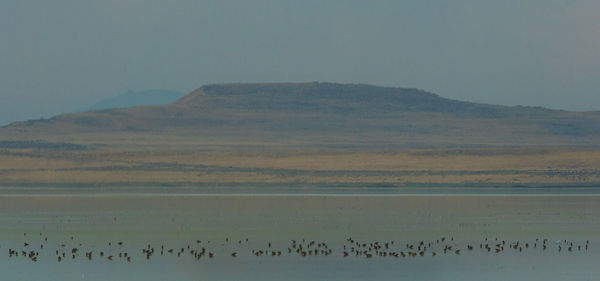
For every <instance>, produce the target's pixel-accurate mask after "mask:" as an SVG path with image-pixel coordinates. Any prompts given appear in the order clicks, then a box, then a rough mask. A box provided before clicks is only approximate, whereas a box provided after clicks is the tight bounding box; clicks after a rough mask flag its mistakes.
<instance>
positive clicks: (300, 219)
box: [0, 188, 600, 280]
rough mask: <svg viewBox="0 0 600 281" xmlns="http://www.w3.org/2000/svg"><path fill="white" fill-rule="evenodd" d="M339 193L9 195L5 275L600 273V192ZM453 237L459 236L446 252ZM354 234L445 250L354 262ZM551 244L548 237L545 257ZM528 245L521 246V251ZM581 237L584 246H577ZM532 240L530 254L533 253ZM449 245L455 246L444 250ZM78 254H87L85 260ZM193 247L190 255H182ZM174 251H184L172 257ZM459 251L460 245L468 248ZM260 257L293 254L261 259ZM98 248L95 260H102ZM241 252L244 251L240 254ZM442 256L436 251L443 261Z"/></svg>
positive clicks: (1, 211)
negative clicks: (318, 248)
mask: <svg viewBox="0 0 600 281" xmlns="http://www.w3.org/2000/svg"><path fill="white" fill-rule="evenodd" d="M338 190H342V191H341V192H337V191H336V192H328V193H329V194H323V193H325V192H321V191H320V190H312V192H310V193H312V194H311V195H306V193H307V192H306V190H302V192H287V194H278V195H272V194H261V195H239V194H237V193H243V192H239V190H230V191H231V192H224V193H228V194H215V193H216V192H214V190H205V191H203V192H198V190H193V192H192V191H190V190H188V189H178V190H174V189H173V190H170V192H169V191H165V190H164V189H162V190H161V189H154V190H152V189H150V190H149V191H148V189H146V191H145V192H138V190H133V191H132V190H129V192H122V191H121V190H118V189H114V190H106V189H103V190H101V191H99V190H92V189H88V190H84V191H81V190H78V191H76V190H74V189H57V190H47V189H21V190H18V189H10V188H5V189H3V190H2V192H1V193H0V270H1V272H2V276H3V278H2V279H6V280H401V279H405V280H598V279H599V278H600V267H598V266H597V261H598V260H600V251H599V250H598V248H597V247H598V245H600V219H599V217H600V195H597V194H598V192H597V190H596V189H581V190H572V189H569V190H566V189H562V190H561V189H551V190H550V191H549V192H543V190H537V189H528V190H527V191H523V190H520V191H518V192H515V191H514V190H509V191H506V190H500V189H494V190H485V191H484V192H481V193H476V192H474V191H473V190H472V189H463V190H461V191H459V192H457V189H449V190H444V189H425V191H426V192H425V193H427V194H418V193H417V192H415V190H414V189H406V190H405V192H399V191H398V190H394V192H386V190H385V189H383V190H378V189H376V190H375V191H376V192H374V193H369V192H367V191H365V190H364V189H363V190H360V192H357V193H361V194H360V195H357V194H353V192H352V191H350V190H354V191H356V189H338ZM388 191H389V190H388ZM434 191H435V192H434ZM320 193H321V194H320ZM448 193H453V195H452V196H448V195H447V194H448ZM442 237H443V238H445V239H446V240H445V241H444V242H439V243H438V244H436V241H438V240H440V239H441V238H442ZM46 238H47V241H46ZM348 238H352V241H354V242H355V243H356V242H357V241H358V242H359V243H360V244H362V243H365V244H369V243H373V242H375V241H379V242H380V243H385V242H387V243H391V241H394V242H395V243H394V244H393V245H389V249H388V250H386V252H395V253H400V252H403V253H408V252H409V251H410V250H409V249H407V248H406V244H411V245H417V244H418V243H419V242H420V241H424V242H425V244H428V243H433V244H432V245H431V246H430V247H428V249H427V251H426V252H425V254H424V255H423V256H420V255H417V256H416V257H406V258H403V257H398V258H395V257H390V256H385V257H380V256H374V257H372V258H366V256H364V255H360V256H356V255H355V254H354V253H353V252H351V254H350V255H349V256H348V257H344V255H343V253H344V251H347V252H350V247H352V246H353V244H352V243H350V242H349V241H348V240H347V239H348ZM486 238H487V239H488V240H487V241H486V240H485V239H486ZM496 238H498V241H496V240H495V239H496ZM246 239H248V240H247V241H246ZM303 239H304V241H305V243H304V245H305V249H308V248H306V245H307V244H308V243H309V241H315V244H318V243H325V244H326V245H327V249H331V254H330V255H327V256H325V255H323V254H320V255H318V256H314V255H307V256H305V257H302V256H301V255H300V254H296V253H295V252H294V251H293V252H292V254H288V250H287V248H291V247H292V242H291V241H292V240H296V241H297V243H299V244H300V243H302V242H301V241H302V240H303ZM450 239H452V241H451V240H450ZM536 239H539V240H538V242H536ZM542 239H548V242H547V243H546V245H547V249H546V250H543V248H542V244H541V241H542ZM502 240H504V241H505V243H506V245H505V246H504V247H505V250H503V251H501V252H499V253H495V251H494V250H492V251H489V252H488V251H487V250H486V249H485V248H481V249H480V246H479V245H480V244H486V243H487V244H489V245H490V246H491V247H494V246H493V245H494V244H496V243H500V241H502ZM558 240H560V241H561V242H560V243H557V241H558ZM565 240H567V242H565ZM588 240H589V244H587V246H588V250H587V251H586V250H585V246H586V242H587V241H588ZM517 241H518V242H519V247H520V248H521V250H517V249H512V248H510V249H509V248H508V245H509V244H514V243H516V242H517ZM118 242H122V245H119V244H118ZM571 242H572V243H574V244H573V245H574V246H573V248H572V249H571V251H569V250H568V248H569V247H570V243H571ZM24 243H28V245H27V246H25V244H24ZM109 243H110V245H109ZM269 243H271V247H269V245H268V244H269ZM525 243H527V244H528V245H529V247H527V248H525V247H524V245H525ZM534 243H535V244H536V247H535V248H534V247H533V245H534ZM148 244H150V247H151V248H154V249H155V252H154V254H153V255H152V256H151V257H150V258H149V259H147V257H146V253H144V252H142V249H148V248H147V247H148ZM41 245H43V246H44V248H43V249H42V248H41ZM62 245H64V247H63V246H62ZM448 245H450V246H452V247H453V249H452V250H449V251H448V252H447V253H446V254H443V249H444V247H446V246H448ZM161 246H163V247H164V252H163V255H160V247H161ZM188 246H190V249H187V247H188ZM344 246H346V247H347V248H346V249H344ZM354 246H355V245H354ZM468 246H473V250H468V248H467V247H468ZM559 246H560V247H561V251H559V250H558V247H559ZM578 246H582V248H581V250H579V249H578ZM314 247H315V246H313V248H314ZM367 247H368V246H367ZM73 248H77V249H78V251H77V253H75V255H76V257H75V258H73V257H72V249H73ZM181 248H184V252H183V253H182V254H181V255H180V257H178V256H177V253H178V252H180V251H181ZM202 248H204V249H205V251H206V255H203V256H202V257H200V258H199V259H197V258H195V257H194V255H193V254H190V253H189V252H190V250H191V251H193V250H198V251H201V249H202ZM515 248H516V247H515ZM9 249H15V250H17V251H18V252H19V256H14V255H13V256H12V257H9ZM169 249H174V251H173V253H172V254H171V253H168V250H169ZM456 249H460V250H461V251H460V253H459V254H457V253H456V252H455V250H456ZM253 250H254V251H255V252H256V251H259V250H262V251H265V252H269V253H270V252H273V251H274V252H277V251H282V254H281V255H276V256H271V255H269V256H265V255H261V256H258V257H257V256H255V255H254V254H253V252H252V251H253ZM21 251H26V252H27V253H29V252H30V251H34V252H38V253H39V255H38V256H37V258H36V259H37V261H36V262H33V261H32V259H31V258H28V257H24V256H23V255H22V254H21ZM56 251H59V255H62V253H63V252H65V258H62V259H61V261H60V262H59V261H58V259H57V255H56ZM101 251H102V252H103V253H104V256H102V257H100V255H99V253H100V252H101ZM86 252H92V253H93V258H92V259H91V260H89V259H88V258H86V255H85V253H86ZM208 252H210V253H212V254H213V258H209V257H208ZM234 252H235V253H236V257H232V256H231V254H232V253H234ZM432 252H436V254H437V255H436V256H432ZM119 253H122V254H123V253H127V254H128V256H129V257H130V258H131V261H129V262H128V261H127V259H126V258H124V257H121V258H119V257H118V255H119ZM196 253H197V252H196ZM108 256H113V259H112V260H109V259H108Z"/></svg>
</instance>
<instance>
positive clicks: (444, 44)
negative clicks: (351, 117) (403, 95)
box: [0, 0, 600, 125]
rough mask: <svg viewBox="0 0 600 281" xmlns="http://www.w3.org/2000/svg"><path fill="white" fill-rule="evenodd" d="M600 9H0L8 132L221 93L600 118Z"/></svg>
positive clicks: (103, 4)
mask: <svg viewBox="0 0 600 281" xmlns="http://www.w3.org/2000/svg"><path fill="white" fill-rule="evenodd" d="M599 12H600V1H597V0H570V1H569V0H560V1H559V0H525V1H524V0H502V1H488V0H454V1H447V0H429V1H422V0H404V1H398V0H389V1H383V0H381V1H379V0H372V1H363V0H359V1H353V0H340V1H335V0H330V1H323V0H318V1H313V0H303V1H297V0H252V1H247V0H239V1H231V0H215V1H200V0H194V1H191V0H189V1H187V0H173V1H164V0H103V1H80V0H53V1H47V0H0V125H5V124H8V123H10V122H13V121H17V120H26V119H39V118H49V117H51V116H53V115H56V114H60V113H65V112H70V111H73V110H76V109H79V108H82V107H85V106H88V105H91V104H93V103H95V102H96V101H98V100H101V99H103V98H107V97H112V96H116V95H119V94H121V93H124V92H127V91H129V90H132V91H141V90H147V89H169V90H176V91H182V92H190V91H192V90H194V89H196V88H198V87H200V86H202V85H204V84H211V83H220V82H309V81H324V82H340V83H368V84H375V85H382V86H398V87H411V88H420V89H424V90H426V91H430V92H434V93H436V94H439V95H441V96H444V97H448V98H453V99H459V100H466V101H474V102H482V103H493V104H503V105H533V106H544V107H550V108H556V109H566V110H578V111H583V110H600V51H599V50H600V19H599V18H598V13H599Z"/></svg>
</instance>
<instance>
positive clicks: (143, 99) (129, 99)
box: [84, 90, 185, 111]
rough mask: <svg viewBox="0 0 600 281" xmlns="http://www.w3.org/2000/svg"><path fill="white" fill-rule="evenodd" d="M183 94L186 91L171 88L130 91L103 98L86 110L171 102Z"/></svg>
mask: <svg viewBox="0 0 600 281" xmlns="http://www.w3.org/2000/svg"><path fill="white" fill-rule="evenodd" d="M183 96H185V94H184V93H180V92H176V91H169V90H147V91H139V92H133V91H128V92H126V93H124V94H122V95H119V96H116V97H112V98H107V99H103V100H101V101H99V102H97V103H96V104H94V105H92V106H90V107H88V108H86V109H85V110H84V111H91V110H102V109H111V108H127V107H134V106H144V105H158V104H170V103H173V102H175V101H177V100H178V99H180V98H182V97H183Z"/></svg>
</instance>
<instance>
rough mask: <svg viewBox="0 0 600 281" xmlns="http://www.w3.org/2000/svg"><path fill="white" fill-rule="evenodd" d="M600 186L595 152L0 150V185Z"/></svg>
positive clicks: (598, 154) (599, 153) (598, 157)
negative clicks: (597, 184) (599, 184)
mask: <svg viewBox="0 0 600 281" xmlns="http://www.w3.org/2000/svg"><path fill="white" fill-rule="evenodd" d="M596 183H600V150H597V149H561V148H554V149H550V148H481V149H443V150H442V149H436V150H394V151H364V150H363V151H349V150H322V149H321V150H316V149H315V150H308V149H305V150H290V149H287V150H268V151H265V150H257V149H254V150H252V149H250V150H248V149H246V150H194V149H190V150H168V149H161V150H157V149H153V148H147V149H143V148H138V149H136V150H126V149H115V150H109V149H89V150H59V149H39V148H36V149H2V150H0V185H1V186H11V185H13V186H14V185H16V186H19V185H78V184H80V185H198V184H202V185H211V184H214V185H218V184H253V185H257V184H282V185H286V184H289V185H345V184H353V185H390V186H407V185H428V184H430V185H443V184H447V185H470V186H478V185H480V186H506V185H519V186H539V185H574V186H575V185H591V184H596Z"/></svg>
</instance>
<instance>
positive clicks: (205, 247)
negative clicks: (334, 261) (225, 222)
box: [0, 233, 590, 262]
mask: <svg viewBox="0 0 600 281" xmlns="http://www.w3.org/2000/svg"><path fill="white" fill-rule="evenodd" d="M23 236H24V237H25V238H26V239H25V241H26V242H23V245H22V247H20V248H19V249H13V248H10V247H9V248H8V257H9V258H17V257H22V258H27V259H29V260H30V261H32V262H37V261H38V260H39V259H41V256H40V252H42V253H43V251H44V250H49V251H51V252H53V255H54V256H55V257H54V258H55V259H56V261H57V262H64V261H67V260H69V259H70V260H75V259H79V258H84V259H86V260H89V261H92V260H95V259H106V260H108V261H123V262H132V260H133V259H134V257H135V259H138V258H140V259H145V260H150V259H151V258H152V257H154V256H157V255H159V256H166V257H177V258H182V257H186V256H189V257H193V258H194V259H196V260H200V259H204V258H206V259H213V258H215V257H216V256H217V255H221V256H229V257H231V258H237V257H238V256H240V254H251V255H252V256H256V257H261V256H270V257H280V256H286V255H287V256H290V255H292V256H293V255H295V256H300V257H314V256H330V255H334V254H337V255H339V256H340V257H343V258H350V257H361V258H366V259H370V258H374V257H389V258H411V257H413V258H414V257H425V256H431V257H435V256H437V255H447V254H451V255H460V254H461V253H464V252H471V251H483V252H489V253H493V254H499V253H501V252H504V251H513V252H516V253H522V252H524V251H531V250H538V251H542V252H545V251H550V250H552V251H558V252H570V253H574V252H584V251H588V250H589V248H590V241H589V240H587V241H585V242H580V243H577V242H573V241H568V240H556V241H552V242H551V241H550V240H549V239H548V238H536V239H535V240H531V241H509V240H503V239H500V238H489V239H488V238H484V239H483V240H482V241H480V242H478V243H455V241H454V237H441V238H439V239H435V240H428V241H426V240H423V241H417V242H408V243H407V242H400V241H359V240H356V239H353V238H351V237H349V238H347V239H346V240H345V241H344V243H343V244H342V245H341V246H339V247H335V249H334V247H331V246H330V245H329V244H328V243H326V242H322V241H313V240H310V241H309V240H306V239H301V240H291V241H289V242H288V244H287V246H286V247H274V246H273V244H272V243H271V242H265V243H264V246H262V247H260V248H253V247H251V244H250V243H249V239H248V238H245V239H241V240H235V241H234V240H230V239H229V238H224V239H222V240H221V241H213V243H211V241H202V240H196V241H194V242H192V243H189V244H187V245H185V246H183V247H176V248H175V247H167V246H166V245H164V244H162V245H151V244H147V245H146V246H144V247H142V248H141V249H139V248H138V249H137V250H136V251H131V249H132V247H126V245H124V242H122V241H118V242H107V243H106V247H104V248H103V249H102V250H100V249H98V248H100V247H98V245H96V246H94V247H87V248H86V246H84V245H83V244H82V243H77V242H74V241H75V240H74V237H70V241H69V242H70V243H64V242H61V243H59V244H57V245H54V246H53V247H52V246H51V245H50V244H49V242H48V238H47V237H45V236H43V234H42V233H39V238H37V239H27V238H32V237H31V235H30V236H28V235H27V233H24V234H23ZM28 240H29V241H33V240H37V241H38V242H39V244H35V245H34V243H33V242H27V241H28ZM38 245H39V247H37V246H38ZM235 247H237V248H238V249H240V250H239V251H232V250H227V249H232V248H235ZM1 248H2V245H1V244H0V249H1ZM128 250H129V251H131V252H129V251H128ZM241 250H243V251H241ZM217 253H218V254H217ZM42 256H44V257H47V255H42Z"/></svg>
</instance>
